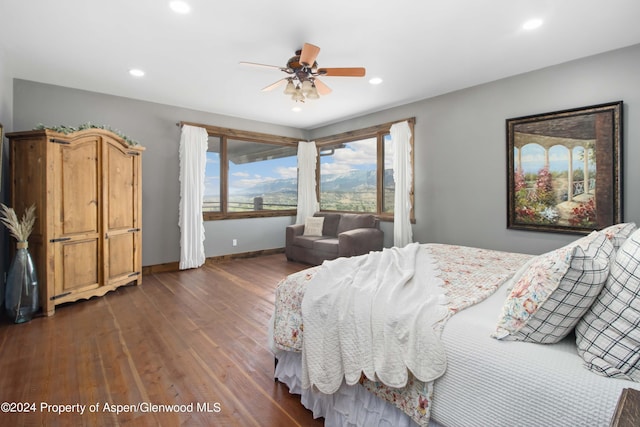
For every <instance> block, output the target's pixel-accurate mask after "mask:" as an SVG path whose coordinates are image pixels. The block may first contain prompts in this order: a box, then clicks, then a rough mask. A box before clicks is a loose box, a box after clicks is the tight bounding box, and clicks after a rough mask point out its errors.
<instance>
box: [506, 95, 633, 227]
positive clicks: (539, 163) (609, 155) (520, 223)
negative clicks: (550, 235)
mask: <svg viewBox="0 0 640 427" xmlns="http://www.w3.org/2000/svg"><path fill="white" fill-rule="evenodd" d="M622 112H623V102H622V101H617V102H611V103H607V104H599V105H592V106H587V107H581V108H574V109H569V110H562V111H555V112H551V113H544V114H535V115H530V116H525V117H517V118H511V119H507V120H506V133H507V228H508V229H518V230H530V231H547V232H563V233H575V234H588V233H590V232H591V231H593V230H600V229H602V228H605V227H607V226H609V225H613V224H617V223H620V222H622V221H623V219H622V218H623V212H622V124H623V123H622V122H623V121H622Z"/></svg>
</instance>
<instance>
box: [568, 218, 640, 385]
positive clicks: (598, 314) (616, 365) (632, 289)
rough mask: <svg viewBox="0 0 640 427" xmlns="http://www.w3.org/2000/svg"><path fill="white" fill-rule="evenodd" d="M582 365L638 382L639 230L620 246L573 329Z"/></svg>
mask: <svg viewBox="0 0 640 427" xmlns="http://www.w3.org/2000/svg"><path fill="white" fill-rule="evenodd" d="M576 344H577V345H578V354H580V356H581V357H582V358H583V359H584V361H585V366H586V367H587V368H588V369H590V370H592V371H594V372H596V373H598V374H600V375H603V376H607V377H616V378H624V379H628V380H632V381H637V382H640V230H637V231H635V232H634V233H633V234H632V235H631V236H630V237H629V238H628V239H627V240H626V241H625V242H624V244H623V245H622V246H621V247H620V249H619V250H618V251H617V253H616V257H615V260H614V262H613V263H612V265H611V273H610V274H609V279H608V280H607V283H606V285H605V286H604V289H603V290H602V292H601V293H600V295H598V298H597V299H596V301H595V302H594V303H593V306H592V307H591V308H590V309H589V310H588V311H587V313H586V314H585V315H584V317H583V318H582V319H581V320H580V322H578V325H577V326H576Z"/></svg>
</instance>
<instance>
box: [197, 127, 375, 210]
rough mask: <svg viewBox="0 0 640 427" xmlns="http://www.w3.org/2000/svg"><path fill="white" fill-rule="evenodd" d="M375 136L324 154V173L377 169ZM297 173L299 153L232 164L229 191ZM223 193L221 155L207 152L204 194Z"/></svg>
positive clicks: (326, 175)
mask: <svg viewBox="0 0 640 427" xmlns="http://www.w3.org/2000/svg"><path fill="white" fill-rule="evenodd" d="M375 141H376V140H375V138H371V139H366V140H361V141H354V142H350V143H347V144H346V147H345V148H341V149H337V150H336V151H335V153H334V154H333V155H332V156H321V158H320V159H321V164H320V165H321V175H322V176H323V177H329V176H332V175H341V174H346V173H349V172H350V171H352V170H357V169H373V170H375V169H376V160H377V155H376V143H375ZM296 176H297V158H296V156H291V157H285V158H280V159H272V160H265V161H260V162H253V163H245V164H239V165H235V164H233V163H230V164H229V192H230V194H233V192H235V191H242V190H243V189H246V188H251V187H254V186H255V185H257V184H260V183H262V182H268V181H274V180H278V179H290V178H296ZM219 195H220V158H219V155H218V153H214V152H207V164H206V178H205V196H209V197H216V196H219Z"/></svg>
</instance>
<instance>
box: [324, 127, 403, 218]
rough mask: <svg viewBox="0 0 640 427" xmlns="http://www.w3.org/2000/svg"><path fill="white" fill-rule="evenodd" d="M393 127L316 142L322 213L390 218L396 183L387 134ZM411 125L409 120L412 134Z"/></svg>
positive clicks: (390, 146) (389, 135)
mask: <svg viewBox="0 0 640 427" xmlns="http://www.w3.org/2000/svg"><path fill="white" fill-rule="evenodd" d="M392 124H393V123H387V124H384V125H379V126H374V127H371V128H367V129H361V130H358V131H351V132H347V133H345V134H340V135H335V136H331V137H326V138H319V139H317V140H316V145H317V146H318V151H319V154H320V171H319V176H320V179H319V182H320V190H319V196H320V197H319V200H320V209H321V210H327V211H342V212H369V213H375V214H377V215H378V216H379V217H380V218H382V219H392V218H393V210H394V198H395V181H394V179H393V141H392V140H391V134H390V133H389V131H390V128H391V125H392ZM413 124H414V120H413V119H410V120H409V126H410V127H411V133H412V135H413ZM411 145H412V147H413V136H412V137H411ZM411 155H412V156H413V149H412V150H411ZM411 194H412V195H413V189H411ZM411 217H412V218H413V211H412V212H411Z"/></svg>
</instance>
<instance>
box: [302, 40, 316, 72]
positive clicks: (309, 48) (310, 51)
mask: <svg viewBox="0 0 640 427" xmlns="http://www.w3.org/2000/svg"><path fill="white" fill-rule="evenodd" d="M318 53H320V48H319V47H318V46H315V45H312V44H309V43H305V44H304V46H303V47H302V52H301V53H300V64H302V65H304V66H305V67H310V66H311V65H313V63H314V62H316V57H317V56H318Z"/></svg>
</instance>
